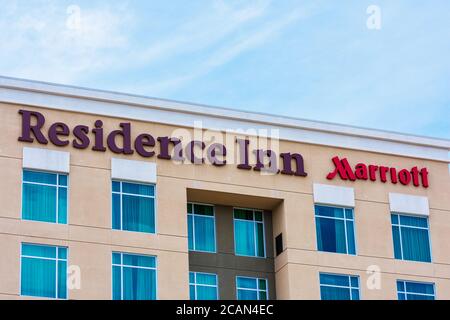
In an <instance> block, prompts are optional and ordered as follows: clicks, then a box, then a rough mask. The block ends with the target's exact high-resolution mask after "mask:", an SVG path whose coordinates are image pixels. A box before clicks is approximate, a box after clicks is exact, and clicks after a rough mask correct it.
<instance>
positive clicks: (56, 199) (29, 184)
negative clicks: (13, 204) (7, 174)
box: [22, 170, 68, 224]
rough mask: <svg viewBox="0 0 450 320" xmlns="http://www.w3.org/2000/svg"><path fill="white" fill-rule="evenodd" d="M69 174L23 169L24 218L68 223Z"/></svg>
mask: <svg viewBox="0 0 450 320" xmlns="http://www.w3.org/2000/svg"><path fill="white" fill-rule="evenodd" d="M67 178H68V177H67V175H65V174H59V173H48V172H38V171H29V170H23V186H22V219H25V220H34V221H44V222H53V223H61V224H66V223H67Z"/></svg>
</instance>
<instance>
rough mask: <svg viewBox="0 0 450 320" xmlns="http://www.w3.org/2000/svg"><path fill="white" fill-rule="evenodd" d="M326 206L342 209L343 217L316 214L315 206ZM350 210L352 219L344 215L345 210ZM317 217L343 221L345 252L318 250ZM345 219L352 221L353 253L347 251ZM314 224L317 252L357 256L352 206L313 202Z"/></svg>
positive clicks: (353, 209)
mask: <svg viewBox="0 0 450 320" xmlns="http://www.w3.org/2000/svg"><path fill="white" fill-rule="evenodd" d="M317 206H319V207H327V208H334V209H342V210H343V213H344V214H343V218H337V217H327V216H322V215H317V213H316V212H317V211H316V207H317ZM347 209H349V210H352V216H353V218H352V219H349V218H347V217H346V215H345V210H347ZM317 218H324V219H332V220H341V221H344V230H345V250H346V252H333V251H324V250H319V238H318V236H317ZM347 221H351V222H353V238H354V240H355V253H349V252H348V247H349V246H348V241H349V239H348V231H347V223H346V222H347ZM314 226H315V229H316V248H317V251H318V252H325V253H332V254H345V255H349V256H357V255H358V241H357V239H358V237H357V230H356V219H355V208H354V207H346V206H335V205H330V204H320V203H314Z"/></svg>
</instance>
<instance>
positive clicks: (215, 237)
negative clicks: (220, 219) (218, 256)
mask: <svg viewBox="0 0 450 320" xmlns="http://www.w3.org/2000/svg"><path fill="white" fill-rule="evenodd" d="M187 204H191V205H192V213H189V212H188V213H187V215H188V217H189V216H192V244H193V247H194V248H193V249H189V239H188V251H192V252H194V251H195V252H205V253H217V230H216V207H215V206H214V205H213V204H208V203H200V202H188V203H187ZM195 204H197V205H201V206H208V207H212V209H213V215H212V216H208V215H204V214H196V213H195V212H194V205H195ZM195 217H203V218H205V217H206V218H211V219H213V221H214V251H207V250H198V249H197V248H196V246H195V223H194V218H195ZM188 237H189V230H188Z"/></svg>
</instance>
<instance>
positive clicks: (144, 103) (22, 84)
mask: <svg viewBox="0 0 450 320" xmlns="http://www.w3.org/2000/svg"><path fill="white" fill-rule="evenodd" d="M0 102H6V103H14V104H24V105H30V106H36V107H46V108H50V109H57V110H67V111H74V112H83V113H89V114H98V115H104V116H112V117H118V118H123V119H133V120H141V121H148V122H157V123H164V124H169V125H176V126H185V127H192V126H193V125H194V122H195V121H199V120H202V122H203V128H205V129H214V130H239V129H243V130H246V129H250V128H251V129H256V130H258V129H266V130H270V129H279V130H280V131H279V137H280V139H281V140H289V141H295V142H304V143H311V144H318V145H326V146H333V147H342V148H348V149H355V150H364V151H371V152H380V153H386V154H394V155H401V156H409V157H414V158H423V159H431V160H437V161H443V162H450V159H449V155H448V151H449V150H450V140H446V139H438V138H429V137H422V136H415V135H408V134H401V133H395V132H389V131H381V130H373V129H365V128H360V127H353V126H347V125H339V124H332V123H327V122H320V121H310V120H303V119H296V118H291V117H283V116H277V115H268V114H262V113H254V112H246V111H239V110H233V109H226V108H217V107H210V106H204V105H199V104H192V103H184V102H177V101H170V100H164V99H155V98H148V97H143V96H137V95H129V94H123V93H116V92H108V91H101V90H92V89H86V88H79V87H73V86H65V85H57V84H50V83H44V82H37V81H30V80H22V79H15V78H8V77H0Z"/></svg>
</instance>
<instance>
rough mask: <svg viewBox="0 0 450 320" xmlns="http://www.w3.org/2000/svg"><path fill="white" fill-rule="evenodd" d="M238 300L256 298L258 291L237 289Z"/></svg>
mask: <svg viewBox="0 0 450 320" xmlns="http://www.w3.org/2000/svg"><path fill="white" fill-rule="evenodd" d="M237 291H238V297H237V298H238V300H258V291H255V290H245V289H238V290H237Z"/></svg>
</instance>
